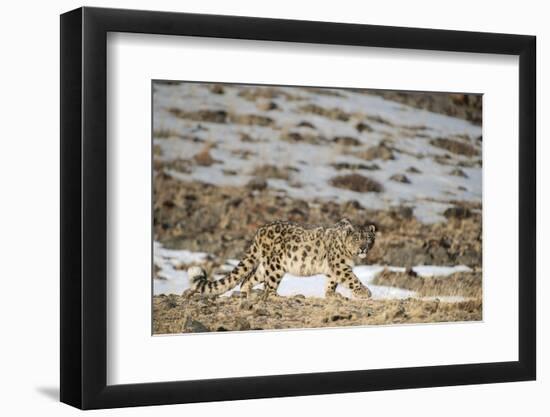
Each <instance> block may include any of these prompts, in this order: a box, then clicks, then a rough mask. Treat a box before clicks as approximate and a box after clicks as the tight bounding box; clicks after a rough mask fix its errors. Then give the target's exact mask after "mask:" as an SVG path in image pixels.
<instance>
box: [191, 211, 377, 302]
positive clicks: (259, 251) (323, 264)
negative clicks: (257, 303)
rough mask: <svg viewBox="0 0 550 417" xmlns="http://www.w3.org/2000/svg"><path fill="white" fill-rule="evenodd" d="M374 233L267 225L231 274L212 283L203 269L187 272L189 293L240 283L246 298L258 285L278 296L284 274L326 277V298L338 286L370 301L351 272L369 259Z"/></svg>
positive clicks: (346, 225) (346, 226) (343, 223)
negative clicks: (359, 262)
mask: <svg viewBox="0 0 550 417" xmlns="http://www.w3.org/2000/svg"><path fill="white" fill-rule="evenodd" d="M375 233H376V228H375V227H374V225H370V226H368V227H359V226H353V225H352V224H351V223H350V222H349V221H348V220H347V219H342V220H340V221H339V222H338V223H336V224H335V225H333V226H330V227H311V226H300V225H298V224H295V223H290V222H282V221H277V222H274V223H269V224H266V225H265V226H262V227H260V228H259V229H258V231H257V232H256V235H255V236H254V239H253V241H252V244H251V245H250V246H249V248H248V250H247V251H246V253H245V255H244V257H243V258H242V260H241V261H240V262H239V264H238V265H237V266H236V267H235V268H234V269H233V270H232V271H231V273H230V274H229V275H227V276H225V277H224V278H221V279H219V280H217V281H212V280H209V279H208V278H207V276H206V274H205V273H204V271H194V272H193V274H191V273H190V274H189V275H190V277H191V281H192V292H193V293H201V294H204V295H218V294H223V293H225V292H226V291H228V290H230V289H232V288H234V287H235V286H236V285H238V284H241V291H242V292H243V293H246V294H248V293H250V291H251V290H252V288H253V287H254V286H255V285H256V284H260V283H264V284H265V289H266V291H267V292H269V293H275V294H276V292H277V288H278V286H279V284H280V282H281V280H282V279H283V276H284V274H285V273H287V272H288V273H291V274H293V275H299V276H309V275H315V274H325V275H326V276H327V283H326V287H325V291H326V295H327V296H331V295H334V294H335V291H336V287H337V286H338V284H340V285H344V286H345V287H347V288H349V289H350V290H352V292H353V293H354V295H356V296H359V297H363V298H368V297H370V296H371V292H370V290H369V289H368V288H367V287H366V286H364V285H363V284H362V283H361V281H359V279H358V278H357V277H356V276H355V274H354V273H353V270H352V268H353V266H354V259H355V258H356V257H358V258H361V259H364V258H365V257H366V256H367V253H368V251H369V250H370V249H371V248H372V246H373V245H374V241H375ZM190 272H191V271H190Z"/></svg>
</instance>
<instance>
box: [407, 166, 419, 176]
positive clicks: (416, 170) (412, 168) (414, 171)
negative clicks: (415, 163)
mask: <svg viewBox="0 0 550 417" xmlns="http://www.w3.org/2000/svg"><path fill="white" fill-rule="evenodd" d="M407 172H408V173H409V174H422V171H420V170H419V169H418V168H416V167H409V168H407Z"/></svg>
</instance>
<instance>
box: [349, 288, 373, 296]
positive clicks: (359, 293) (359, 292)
mask: <svg viewBox="0 0 550 417" xmlns="http://www.w3.org/2000/svg"><path fill="white" fill-rule="evenodd" d="M353 295H354V296H355V297H357V298H362V299H368V298H371V297H372V292H371V291H370V290H369V289H368V288H367V287H361V288H359V289H357V290H355V291H353Z"/></svg>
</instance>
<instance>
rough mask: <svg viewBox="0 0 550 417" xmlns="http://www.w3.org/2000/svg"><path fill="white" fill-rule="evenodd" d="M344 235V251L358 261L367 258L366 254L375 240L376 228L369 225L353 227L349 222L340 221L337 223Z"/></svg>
mask: <svg viewBox="0 0 550 417" xmlns="http://www.w3.org/2000/svg"><path fill="white" fill-rule="evenodd" d="M337 225H338V227H339V228H341V229H342V232H343V234H344V245H345V247H346V250H347V251H348V252H349V253H351V254H352V255H353V256H357V257H358V258H359V259H364V258H366V257H367V253H368V252H369V250H370V249H371V248H372V247H373V246H374V242H375V239H376V227H375V226H374V225H373V224H371V225H368V226H353V225H352V224H351V223H350V222H349V220H347V219H342V220H340V221H339V222H338V223H337Z"/></svg>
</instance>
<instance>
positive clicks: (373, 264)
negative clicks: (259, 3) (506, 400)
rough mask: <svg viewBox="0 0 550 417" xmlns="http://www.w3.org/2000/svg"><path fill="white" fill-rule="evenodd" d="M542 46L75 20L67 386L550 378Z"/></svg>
mask: <svg viewBox="0 0 550 417" xmlns="http://www.w3.org/2000/svg"><path fill="white" fill-rule="evenodd" d="M535 49H536V48H535V37H531V36H523V35H509V34H493V33H475V32H459V31H446V30H431V29H416V28H398V27H387V26H372V25H356V24H341V23H326V22H311V21H292V20H276V19H264V18H251V17H236V16H214V15H197V14H185V13H168V12H150V11H135V10H115V9H98V8H80V9H77V10H74V11H71V12H68V13H65V14H63V15H62V16H61V311H60V315H61V401H63V402H65V403H67V404H70V405H73V406H75V407H79V408H82V409H93V408H111V407H125V406H139V405H156V404H174V403H189V402H203V401H220V400H234V399H249V398H265V397H278V396H298V395H314V394H326V393H343V392H356V391H371V390H372V391H373V390H387V389H401V388H420V387H434V386H446V385H462V384H481V383H496V382H507V381H523V380H533V379H535V376H536V350H535V345H536V343H535V342H536V330H535V329H536V316H535V311H536V306H535V300H536V297H535V295H536V285H535V283H536V270H535V269H536V268H535V253H536V251H535V249H536V233H535V230H536V223H535V219H536V204H535V202H536V191H535V190H536V187H535V172H536V166H535V163H536V155H535V153H536V150H535V149H536V148H535V104H536V94H535V67H536V58H535Z"/></svg>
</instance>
